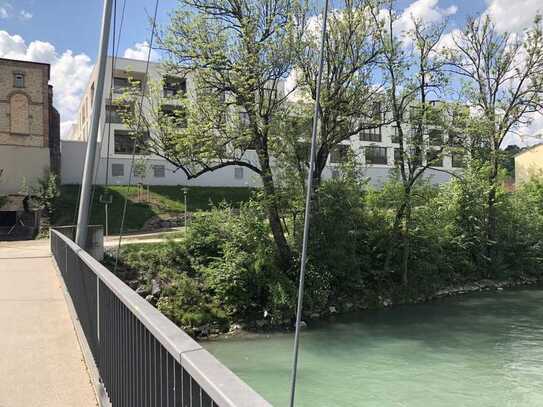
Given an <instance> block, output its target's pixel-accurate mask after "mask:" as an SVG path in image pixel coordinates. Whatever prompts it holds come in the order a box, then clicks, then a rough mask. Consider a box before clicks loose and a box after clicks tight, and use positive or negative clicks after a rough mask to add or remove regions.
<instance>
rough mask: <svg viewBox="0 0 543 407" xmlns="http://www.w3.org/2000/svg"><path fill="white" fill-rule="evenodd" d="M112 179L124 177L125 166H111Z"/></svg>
mask: <svg viewBox="0 0 543 407" xmlns="http://www.w3.org/2000/svg"><path fill="white" fill-rule="evenodd" d="M111 176H112V177H124V164H111Z"/></svg>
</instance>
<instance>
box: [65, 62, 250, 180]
mask: <svg viewBox="0 0 543 407" xmlns="http://www.w3.org/2000/svg"><path fill="white" fill-rule="evenodd" d="M111 62H112V61H111V57H110V58H109V59H108V63H107V71H106V75H105V76H106V80H105V89H106V90H109V89H110V88H112V89H113V94H112V95H109V94H108V92H107V91H106V93H105V95H104V101H103V103H102V106H101V115H100V124H99V134H98V142H99V148H98V151H99V155H98V156H97V159H96V169H95V174H96V176H95V183H97V184H104V183H105V182H106V176H107V182H108V183H109V184H114V185H115V184H117V185H126V184H128V183H129V178H130V169H131V165H132V152H133V149H134V144H133V143H134V141H133V140H132V138H131V137H130V136H129V129H128V128H127V127H126V126H125V125H124V123H123V122H122V120H121V117H120V115H119V112H118V111H117V110H118V109H117V108H116V107H115V106H114V104H113V103H112V99H113V100H115V99H116V98H117V97H119V96H120V95H121V94H122V93H123V92H124V91H125V89H126V88H127V87H128V86H134V85H135V86H141V87H142V88H143V89H145V90H147V89H148V87H149V86H150V84H151V83H158V82H160V80H161V79H162V78H163V72H162V69H161V65H160V64H157V63H150V65H149V70H148V77H146V76H145V72H146V62H145V61H139V60H133V59H126V58H116V60H115V70H114V72H112V71H111V69H112V63H111ZM96 75H97V72H96V70H95V71H94V72H93V73H92V75H91V78H90V81H89V84H88V86H87V89H86V91H85V94H84V96H83V98H82V100H81V104H80V107H79V111H78V112H79V113H78V117H77V120H76V123H75V124H74V126H73V127H72V129H71V131H70V132H69V134H68V137H67V139H66V140H62V155H63V157H65V160H64V161H63V164H62V176H61V178H62V182H63V183H64V184H77V183H80V182H81V175H82V164H83V162H84V158H85V148H86V141H87V139H88V135H89V131H90V116H91V111H92V106H93V102H94V101H93V97H94V90H95V86H96V85H95V83H96ZM112 81H113V82H112ZM111 85H113V86H111ZM192 91H193V82H192V80H191V78H190V77H188V78H186V79H181V78H169V79H168V80H166V81H165V83H164V89H163V92H164V96H166V97H167V96H175V95H176V94H177V93H178V92H183V93H185V92H187V93H189V94H190V93H191V92H192ZM144 110H145V107H144ZM151 133H152V132H151ZM152 136H153V134H150V135H149V137H152ZM135 156H136V158H135V161H136V162H137V163H138V166H137V168H136V170H135V171H133V172H132V180H131V182H132V183H133V184H134V183H138V182H143V183H145V184H150V185H191V186H235V187H246V186H251V187H255V186H259V185H260V183H259V182H260V180H259V178H258V176H255V174H252V173H251V172H250V171H248V170H247V168H244V167H227V168H223V169H220V170H217V171H214V172H213V173H208V174H204V175H202V176H200V177H198V178H196V179H191V180H187V177H186V176H185V174H184V173H183V171H181V170H179V169H178V168H176V167H175V166H174V165H172V164H170V163H169V162H168V161H167V160H165V159H164V158H161V157H159V156H156V155H154V154H148V153H147V152H146V151H144V150H143V149H137V150H136V154H135ZM246 159H248V160H254V159H255V156H254V154H253V153H250V152H249V153H248V154H247V157H246Z"/></svg>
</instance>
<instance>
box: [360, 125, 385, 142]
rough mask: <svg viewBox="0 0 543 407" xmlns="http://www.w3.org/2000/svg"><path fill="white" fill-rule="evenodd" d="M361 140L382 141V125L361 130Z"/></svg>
mask: <svg viewBox="0 0 543 407" xmlns="http://www.w3.org/2000/svg"><path fill="white" fill-rule="evenodd" d="M360 141H373V142H381V127H375V128H373V129H364V130H362V131H361V132H360Z"/></svg>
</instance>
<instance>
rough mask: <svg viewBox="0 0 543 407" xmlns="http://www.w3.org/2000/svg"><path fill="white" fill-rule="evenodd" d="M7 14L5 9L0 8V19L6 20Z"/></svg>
mask: <svg viewBox="0 0 543 407" xmlns="http://www.w3.org/2000/svg"><path fill="white" fill-rule="evenodd" d="M8 17H9V13H8V10H7V9H6V8H5V7H0V18H8Z"/></svg>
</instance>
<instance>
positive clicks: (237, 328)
mask: <svg viewBox="0 0 543 407" xmlns="http://www.w3.org/2000/svg"><path fill="white" fill-rule="evenodd" d="M230 331H241V325H240V324H232V325H230Z"/></svg>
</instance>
